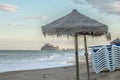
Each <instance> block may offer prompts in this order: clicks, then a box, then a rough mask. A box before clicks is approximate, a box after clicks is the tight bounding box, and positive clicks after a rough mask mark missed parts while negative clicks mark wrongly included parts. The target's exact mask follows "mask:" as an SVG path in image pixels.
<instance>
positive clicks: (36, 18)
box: [24, 16, 48, 20]
mask: <svg viewBox="0 0 120 80" xmlns="http://www.w3.org/2000/svg"><path fill="white" fill-rule="evenodd" d="M24 19H28V20H38V19H40V20H46V19H48V17H46V16H43V17H24Z"/></svg>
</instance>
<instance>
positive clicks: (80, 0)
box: [68, 0, 85, 4]
mask: <svg viewBox="0 0 120 80" xmlns="http://www.w3.org/2000/svg"><path fill="white" fill-rule="evenodd" d="M68 1H70V2H71V3H73V4H85V1H84V0H68Z"/></svg>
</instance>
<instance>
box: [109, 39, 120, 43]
mask: <svg viewBox="0 0 120 80" xmlns="http://www.w3.org/2000/svg"><path fill="white" fill-rule="evenodd" d="M110 44H120V39H119V38H116V39H115V40H113V41H111V42H110Z"/></svg>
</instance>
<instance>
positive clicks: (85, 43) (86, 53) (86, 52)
mask: <svg viewBox="0 0 120 80" xmlns="http://www.w3.org/2000/svg"><path fill="white" fill-rule="evenodd" d="M84 45H85V57H86V65H87V75H88V80H90V71H89V61H88V51H87V40H86V35H84Z"/></svg>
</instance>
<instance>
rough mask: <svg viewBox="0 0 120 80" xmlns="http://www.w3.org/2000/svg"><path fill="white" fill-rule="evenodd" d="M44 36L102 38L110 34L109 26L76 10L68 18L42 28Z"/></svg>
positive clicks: (65, 17)
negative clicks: (79, 35) (78, 35)
mask: <svg viewBox="0 0 120 80" xmlns="http://www.w3.org/2000/svg"><path fill="white" fill-rule="evenodd" d="M42 31H43V34H47V35H57V36H60V35H69V36H71V35H74V33H79V34H81V35H90V36H101V35H103V34H106V33H107V32H108V26H107V25H104V24H102V23H100V22H98V21H96V20H94V19H91V18H89V17H87V16H85V15H83V14H81V13H79V12H78V11H77V10H76V9H74V10H73V11H72V12H71V13H69V14H67V15H66V16H64V17H62V18H60V19H58V20H55V21H53V22H51V23H49V24H47V25H44V26H42Z"/></svg>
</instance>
